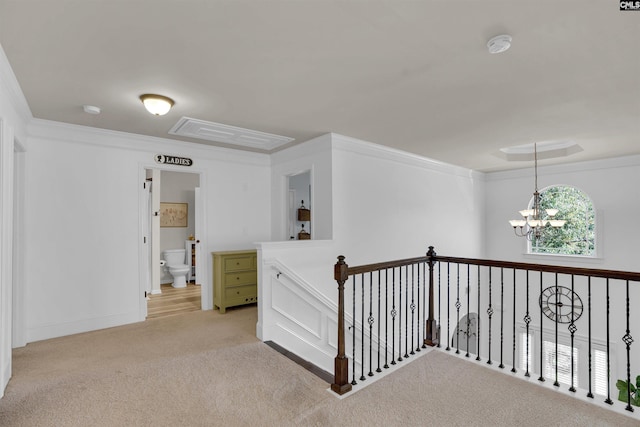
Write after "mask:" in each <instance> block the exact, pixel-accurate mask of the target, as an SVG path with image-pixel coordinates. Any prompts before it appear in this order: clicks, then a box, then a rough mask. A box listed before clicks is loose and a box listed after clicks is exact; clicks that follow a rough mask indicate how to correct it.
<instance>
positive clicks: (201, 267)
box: [194, 177, 213, 310]
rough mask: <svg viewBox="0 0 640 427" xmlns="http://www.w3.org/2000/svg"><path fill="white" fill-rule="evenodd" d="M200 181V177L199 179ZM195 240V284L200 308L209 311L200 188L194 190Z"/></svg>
mask: <svg viewBox="0 0 640 427" xmlns="http://www.w3.org/2000/svg"><path fill="white" fill-rule="evenodd" d="M200 179H202V177H200ZM194 204H195V216H196V217H195V225H196V229H195V233H196V235H195V238H196V284H197V285H201V286H200V307H201V308H202V309H203V310H209V309H211V308H213V302H212V301H213V300H212V298H213V295H212V292H211V286H210V285H209V283H208V280H207V279H206V277H205V272H206V271H207V269H206V268H205V264H204V263H205V262H206V260H207V258H206V257H205V254H204V253H203V252H202V251H203V248H204V246H205V245H203V244H202V240H200V237H201V236H203V235H204V204H203V203H202V194H201V193H200V187H196V188H195V198H194Z"/></svg>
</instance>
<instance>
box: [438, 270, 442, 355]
mask: <svg viewBox="0 0 640 427" xmlns="http://www.w3.org/2000/svg"><path fill="white" fill-rule="evenodd" d="M440 266H441V263H438V335H440V331H439V329H440V325H442V322H441V321H440V312H441V310H440ZM441 341H442V337H441V336H438V348H440V342H441Z"/></svg>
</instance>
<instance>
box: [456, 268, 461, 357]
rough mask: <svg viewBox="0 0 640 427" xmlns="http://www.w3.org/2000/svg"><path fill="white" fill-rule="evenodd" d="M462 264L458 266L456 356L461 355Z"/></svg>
mask: <svg viewBox="0 0 640 427" xmlns="http://www.w3.org/2000/svg"><path fill="white" fill-rule="evenodd" d="M461 305H462V304H460V263H458V264H456V313H457V320H456V354H460V307H461Z"/></svg>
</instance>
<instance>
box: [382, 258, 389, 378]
mask: <svg viewBox="0 0 640 427" xmlns="http://www.w3.org/2000/svg"><path fill="white" fill-rule="evenodd" d="M388 309H389V269H388V268H385V269H384V311H385V313H386V312H387V310H388ZM388 349H389V316H388V315H386V314H385V316H384V366H383V367H384V368H385V369H389V363H388V362H387V360H388V359H387V353H388V352H389V351H388Z"/></svg>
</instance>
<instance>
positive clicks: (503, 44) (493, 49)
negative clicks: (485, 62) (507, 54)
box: [487, 34, 511, 53]
mask: <svg viewBox="0 0 640 427" xmlns="http://www.w3.org/2000/svg"><path fill="white" fill-rule="evenodd" d="M510 47H511V36H509V35H506V34H502V35H500V36H495V37H493V38H492V39H491V40H489V41H488V42H487V48H488V49H489V53H502V52H504V51H505V50H507V49H509V48H510Z"/></svg>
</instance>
